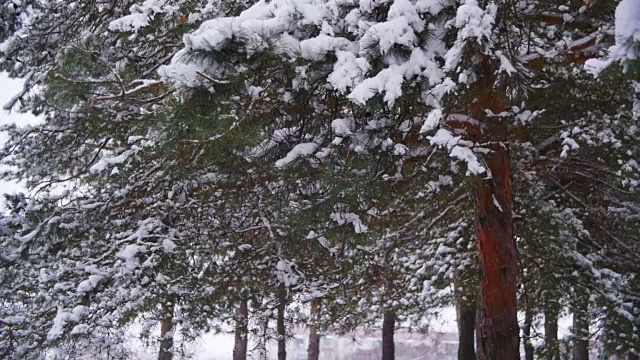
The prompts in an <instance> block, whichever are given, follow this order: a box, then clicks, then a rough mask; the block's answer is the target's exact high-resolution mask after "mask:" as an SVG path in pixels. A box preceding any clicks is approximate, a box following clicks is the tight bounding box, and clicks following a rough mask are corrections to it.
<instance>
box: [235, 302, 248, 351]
mask: <svg viewBox="0 0 640 360" xmlns="http://www.w3.org/2000/svg"><path fill="white" fill-rule="evenodd" d="M248 321H249V305H248V304H247V300H246V299H242V300H240V303H239V304H238V307H237V308H236V334H235V342H234V346H233V360H246V359H247V348H248V328H247V327H248Z"/></svg>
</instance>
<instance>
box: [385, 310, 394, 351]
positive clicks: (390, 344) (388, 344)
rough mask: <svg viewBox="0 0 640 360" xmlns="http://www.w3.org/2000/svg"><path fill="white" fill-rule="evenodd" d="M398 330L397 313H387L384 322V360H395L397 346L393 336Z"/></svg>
mask: <svg viewBox="0 0 640 360" xmlns="http://www.w3.org/2000/svg"><path fill="white" fill-rule="evenodd" d="M395 330H396V313H395V311H386V312H385V313H384V319H383V321H382V360H395V358H396V346H395V343H394V340H393V335H394V333H395Z"/></svg>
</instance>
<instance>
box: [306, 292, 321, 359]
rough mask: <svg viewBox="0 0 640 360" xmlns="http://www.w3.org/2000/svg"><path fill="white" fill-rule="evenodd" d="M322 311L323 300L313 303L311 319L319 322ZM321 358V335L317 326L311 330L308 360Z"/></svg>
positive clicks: (316, 300)
mask: <svg viewBox="0 0 640 360" xmlns="http://www.w3.org/2000/svg"><path fill="white" fill-rule="evenodd" d="M321 309H322V300H320V299H314V300H313V301H311V319H312V321H317V320H318V318H319V317H320V311H321ZM319 358H320V335H319V334H318V329H317V328H316V326H315V325H313V324H312V325H311V327H310V328H309V347H308V348H307V360H318V359H319Z"/></svg>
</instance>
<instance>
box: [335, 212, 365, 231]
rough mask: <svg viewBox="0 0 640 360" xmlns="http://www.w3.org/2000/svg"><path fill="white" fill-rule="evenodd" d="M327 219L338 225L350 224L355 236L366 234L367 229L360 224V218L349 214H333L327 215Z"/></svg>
mask: <svg viewBox="0 0 640 360" xmlns="http://www.w3.org/2000/svg"><path fill="white" fill-rule="evenodd" d="M329 218H330V219H331V220H333V221H335V222H336V223H338V225H343V224H347V223H351V224H352V225H353V229H354V230H355V232H356V234H361V233H366V232H367V231H368V230H369V228H368V227H367V226H366V225H365V224H363V223H362V220H361V219H360V216H358V214H354V213H351V212H333V213H331V214H330V215H329Z"/></svg>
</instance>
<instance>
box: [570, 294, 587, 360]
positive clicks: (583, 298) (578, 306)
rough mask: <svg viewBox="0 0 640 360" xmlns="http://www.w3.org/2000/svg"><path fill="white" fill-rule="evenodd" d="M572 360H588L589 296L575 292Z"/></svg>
mask: <svg viewBox="0 0 640 360" xmlns="http://www.w3.org/2000/svg"><path fill="white" fill-rule="evenodd" d="M573 338H574V340H573V360H589V296H588V294H587V293H586V292H585V291H584V290H582V291H576V300H575V303H574V305H573Z"/></svg>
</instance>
